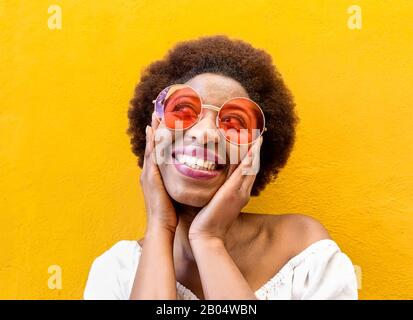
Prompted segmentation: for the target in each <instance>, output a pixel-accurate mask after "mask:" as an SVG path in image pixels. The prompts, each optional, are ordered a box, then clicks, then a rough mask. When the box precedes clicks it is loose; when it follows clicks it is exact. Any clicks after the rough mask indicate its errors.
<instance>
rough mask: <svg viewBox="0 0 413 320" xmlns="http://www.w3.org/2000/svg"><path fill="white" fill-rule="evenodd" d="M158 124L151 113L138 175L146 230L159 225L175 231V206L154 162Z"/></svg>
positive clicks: (176, 222) (176, 219) (176, 220)
mask: <svg viewBox="0 0 413 320" xmlns="http://www.w3.org/2000/svg"><path fill="white" fill-rule="evenodd" d="M158 126H159V122H158V120H157V119H156V116H155V113H153V114H152V123H151V126H147V127H146V148H145V155H144V161H143V167H142V173H141V176H140V184H141V187H142V190H143V194H144V199H145V207H146V215H147V230H150V229H151V228H152V227H154V228H158V227H160V228H165V229H167V230H169V231H172V232H175V230H176V226H177V224H178V218H177V215H176V211H175V207H174V205H173V203H172V199H171V197H170V196H169V194H168V192H167V191H166V189H165V186H164V184H163V180H162V176H161V173H160V171H159V168H158V165H157V163H156V150H155V143H156V142H155V131H156V129H157V127H158Z"/></svg>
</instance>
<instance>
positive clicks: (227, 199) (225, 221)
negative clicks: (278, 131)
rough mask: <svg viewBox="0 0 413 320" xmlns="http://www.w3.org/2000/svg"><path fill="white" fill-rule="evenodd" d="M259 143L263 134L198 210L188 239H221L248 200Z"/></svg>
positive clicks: (256, 168)
mask: <svg viewBox="0 0 413 320" xmlns="http://www.w3.org/2000/svg"><path fill="white" fill-rule="evenodd" d="M261 144H262V137H261V138H260V139H258V140H257V141H256V142H254V144H253V145H252V147H251V148H250V149H249V150H248V153H247V155H246V156H245V157H244V159H243V160H242V161H241V163H240V164H239V165H238V167H237V168H236V169H235V170H234V172H233V173H232V174H231V176H230V177H229V178H228V180H227V181H225V183H224V184H223V185H222V186H221V187H220V188H219V189H218V191H217V192H216V193H215V195H214V197H213V198H212V199H211V200H210V201H209V202H208V204H207V205H206V206H205V207H204V208H202V209H201V211H199V212H198V214H197V215H196V217H195V218H194V220H193V221H192V223H191V226H190V228H189V234H188V237H189V240H190V241H193V240H197V239H211V238H213V239H220V240H222V241H224V238H225V234H226V233H227V231H228V229H229V228H230V226H231V224H232V223H233V222H234V221H235V220H236V218H237V217H238V215H239V213H240V211H241V209H242V208H243V207H244V206H245V205H246V204H247V203H248V201H249V200H250V196H251V189H252V185H253V184H254V181H255V177H256V175H257V173H258V168H259V161H260V160H259V158H260V148H261ZM247 172H248V174H246V173H247Z"/></svg>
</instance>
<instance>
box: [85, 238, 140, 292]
mask: <svg viewBox="0 0 413 320" xmlns="http://www.w3.org/2000/svg"><path fill="white" fill-rule="evenodd" d="M138 252H139V246H138V245H137V242H136V241H132V240H122V241H119V242H117V243H115V244H114V245H113V246H112V247H110V248H109V249H107V250H106V251H104V252H103V253H102V254H100V255H99V256H98V257H96V258H95V259H94V260H93V262H92V265H91V267H90V270H89V275H88V278H87V281H86V286H85V290H84V299H123V298H125V292H126V291H125V287H127V286H128V285H129V282H130V275H131V271H132V270H133V268H134V266H135V265H136V263H137V258H138Z"/></svg>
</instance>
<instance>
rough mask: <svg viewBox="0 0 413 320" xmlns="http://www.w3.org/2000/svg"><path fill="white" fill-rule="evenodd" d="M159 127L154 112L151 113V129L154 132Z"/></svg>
mask: <svg viewBox="0 0 413 320" xmlns="http://www.w3.org/2000/svg"><path fill="white" fill-rule="evenodd" d="M158 126H159V120H158V117H157V116H156V113H155V111H154V112H152V119H151V127H152V128H153V129H154V130H156V129H157V128H158Z"/></svg>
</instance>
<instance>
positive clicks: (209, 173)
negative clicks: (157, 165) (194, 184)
mask: <svg viewBox="0 0 413 320" xmlns="http://www.w3.org/2000/svg"><path fill="white" fill-rule="evenodd" d="M172 157H173V163H174V166H175V168H176V169H177V170H178V171H179V172H180V173H181V174H183V175H185V176H187V177H190V178H194V179H212V178H214V177H216V176H218V175H219V174H220V173H221V172H222V171H223V169H224V168H225V165H224V163H225V160H223V158H222V157H220V156H219V155H218V154H216V153H213V152H210V151H209V150H208V149H206V148H201V147H197V146H188V147H180V148H175V149H174V150H173V151H172Z"/></svg>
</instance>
